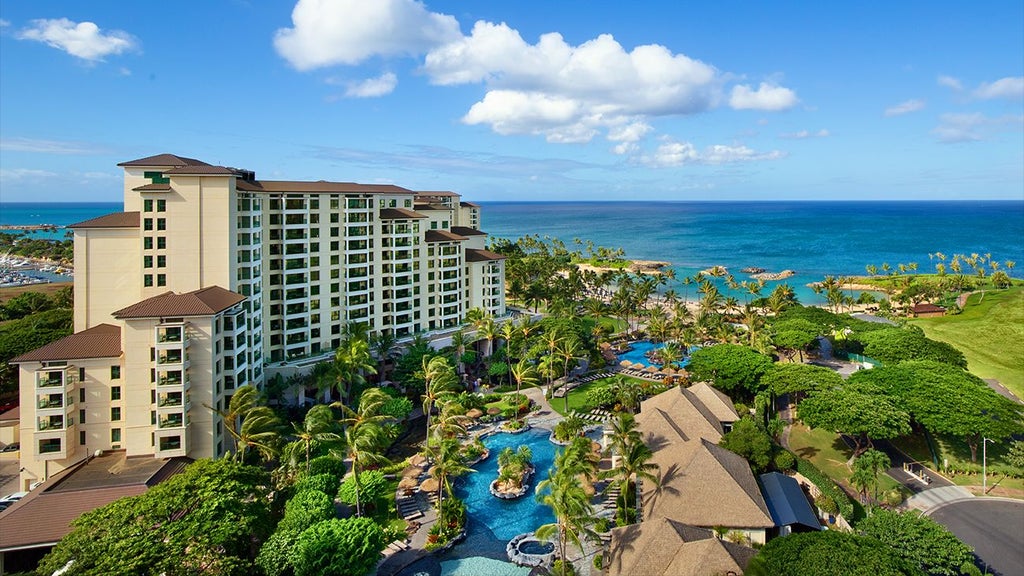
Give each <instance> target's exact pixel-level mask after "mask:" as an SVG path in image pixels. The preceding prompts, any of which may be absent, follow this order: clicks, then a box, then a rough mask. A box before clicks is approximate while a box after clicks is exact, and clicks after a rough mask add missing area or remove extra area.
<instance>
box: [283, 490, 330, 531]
mask: <svg viewBox="0 0 1024 576" xmlns="http://www.w3.org/2000/svg"><path fill="white" fill-rule="evenodd" d="M331 518H334V500H333V499H332V498H331V497H330V496H328V495H326V494H324V493H323V492H320V491H319V490H305V491H303V492H299V493H298V494H296V495H295V496H294V497H292V499H291V500H289V501H288V503H287V504H285V506H284V518H283V519H281V522H280V523H279V524H278V525H277V530H278V531H282V530H294V531H296V532H302V531H303V530H305V529H306V528H309V527H310V526H312V525H313V524H316V523H317V522H323V521H324V520H330V519H331Z"/></svg>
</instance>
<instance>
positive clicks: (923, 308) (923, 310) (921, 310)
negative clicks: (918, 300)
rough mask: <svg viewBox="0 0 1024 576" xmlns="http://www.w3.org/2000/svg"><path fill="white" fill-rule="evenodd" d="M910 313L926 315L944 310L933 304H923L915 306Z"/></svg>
mask: <svg viewBox="0 0 1024 576" xmlns="http://www.w3.org/2000/svg"><path fill="white" fill-rule="evenodd" d="M911 311H912V312H913V313H914V314H928V313H935V312H945V311H946V309H945V308H943V307H942V306H936V305H935V304H930V303H923V304H916V305H915V306H914V307H913V308H912V309H911Z"/></svg>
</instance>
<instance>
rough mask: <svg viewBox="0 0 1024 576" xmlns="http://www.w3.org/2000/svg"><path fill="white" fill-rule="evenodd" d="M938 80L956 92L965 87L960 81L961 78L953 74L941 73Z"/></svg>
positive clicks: (941, 84) (940, 83)
mask: <svg viewBox="0 0 1024 576" xmlns="http://www.w3.org/2000/svg"><path fill="white" fill-rule="evenodd" d="M936 82H938V83H939V86H945V87H946V88H949V89H950V90H953V91H955V92H959V91H961V90H963V89H964V85H963V84H962V83H961V82H960V80H959V79H958V78H954V77H952V76H946V75H941V76H939V77H938V79H937V80H936Z"/></svg>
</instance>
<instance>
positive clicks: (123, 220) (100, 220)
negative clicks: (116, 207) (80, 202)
mask: <svg viewBox="0 0 1024 576" xmlns="http://www.w3.org/2000/svg"><path fill="white" fill-rule="evenodd" d="M138 227H139V213H138V212H114V213H113V214H107V215H105V216H98V217H96V218H92V219H90V220H86V221H84V222H79V223H78V224H72V225H70V226H68V228H138Z"/></svg>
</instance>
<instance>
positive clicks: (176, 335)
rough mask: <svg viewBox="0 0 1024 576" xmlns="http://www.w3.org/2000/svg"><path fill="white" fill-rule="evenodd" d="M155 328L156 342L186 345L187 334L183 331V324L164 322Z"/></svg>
mask: <svg viewBox="0 0 1024 576" xmlns="http://www.w3.org/2000/svg"><path fill="white" fill-rule="evenodd" d="M155 330H156V335H155V339H156V343H157V344H178V345H181V346H182V347H185V346H187V345H188V344H187V342H188V335H187V334H186V333H185V325H184V324H165V325H162V326H157V327H156V328H155Z"/></svg>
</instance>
